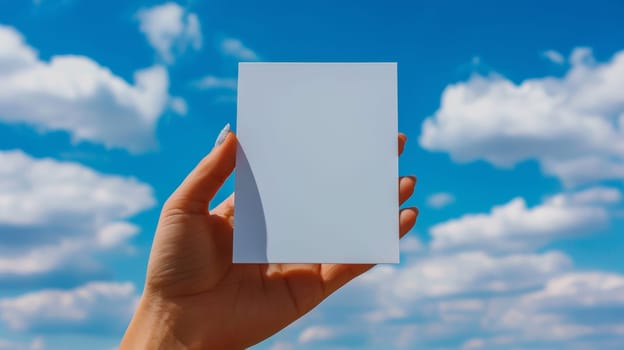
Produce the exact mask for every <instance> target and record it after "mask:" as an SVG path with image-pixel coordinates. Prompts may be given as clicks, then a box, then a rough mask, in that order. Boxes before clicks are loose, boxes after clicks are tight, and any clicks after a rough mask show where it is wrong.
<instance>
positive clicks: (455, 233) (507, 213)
mask: <svg viewBox="0 0 624 350" xmlns="http://www.w3.org/2000/svg"><path fill="white" fill-rule="evenodd" d="M621 197H622V195H621V193H620V192H619V191H618V190H617V189H614V188H606V187H596V188H590V189H587V190H584V191H580V192H575V193H564V194H558V195H555V196H552V197H550V198H547V199H546V200H545V201H544V202H543V203H542V204H540V205H537V206H535V207H532V208H529V207H527V204H526V202H525V201H524V199H522V198H520V197H518V198H515V199H513V200H511V201H510V202H509V203H507V204H503V205H501V206H496V207H494V208H492V210H491V212H490V213H487V214H466V215H464V216H463V217H461V218H458V219H453V220H449V221H447V222H443V223H440V224H437V225H435V226H433V227H432V228H431V229H430V234H431V236H432V238H433V239H432V243H431V246H432V248H433V249H435V250H458V249H460V250H461V249H486V250H489V251H496V252H508V251H527V250H531V249H534V248H537V247H540V246H542V245H544V244H545V243H548V242H550V241H552V240H554V239H557V238H562V237H566V236H570V235H579V234H587V233H592V232H596V231H597V230H599V229H601V228H605V227H606V226H607V225H608V223H609V218H610V216H611V214H610V209H609V208H610V205H613V204H616V203H618V202H620V201H621Z"/></svg>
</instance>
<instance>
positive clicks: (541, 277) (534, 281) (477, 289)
mask: <svg viewBox="0 0 624 350" xmlns="http://www.w3.org/2000/svg"><path fill="white" fill-rule="evenodd" d="M571 265H572V263H571V261H570V259H569V258H568V257H567V256H565V255H564V254H562V253H559V252H547V253H544V254H518V255H507V256H502V257H494V256H490V255H488V254H486V253H483V252H462V253H458V254H455V255H441V256H431V257H428V258H425V259H421V260H419V261H417V262H415V263H413V264H410V265H408V266H406V267H404V268H402V269H395V270H393V271H387V272H386V273H384V274H383V275H381V276H379V277H377V278H376V277H375V275H373V274H371V276H369V277H368V280H369V281H371V282H374V283H379V285H384V286H385V287H383V288H388V290H387V291H383V292H382V293H390V295H392V296H393V299H395V300H396V299H397V298H398V300H399V302H400V301H406V302H409V301H415V300H419V299H422V298H439V297H447V296H452V295H464V294H471V293H483V292H488V293H509V292H513V291H519V290H525V289H529V288H533V287H536V286H540V285H541V284H542V283H543V282H544V281H546V280H548V278H550V277H552V276H555V275H557V274H560V273H561V272H563V271H566V270H568V269H569V268H570V267H571ZM384 298H386V297H385V296H384Z"/></svg>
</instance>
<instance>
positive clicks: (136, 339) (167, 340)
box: [119, 296, 191, 350]
mask: <svg viewBox="0 0 624 350" xmlns="http://www.w3.org/2000/svg"><path fill="white" fill-rule="evenodd" d="M172 318H173V317H172V312H171V310H169V309H168V308H167V307H165V306H164V305H162V303H158V302H154V301H150V300H147V298H146V297H145V296H143V297H141V300H140V301H139V305H138V307H137V309H136V311H135V313H134V316H133V317H132V320H131V321H130V325H129V326H128V329H127V330H126V334H125V335H124V337H123V339H122V341H121V344H120V346H119V350H142V349H150V350H152V349H172V350H191V348H190V347H189V346H187V345H186V344H184V343H183V342H182V341H180V339H179V338H178V337H176V335H175V333H174V331H173V328H172V327H171V325H172V322H173V320H172Z"/></svg>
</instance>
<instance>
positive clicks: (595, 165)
mask: <svg viewBox="0 0 624 350" xmlns="http://www.w3.org/2000/svg"><path fill="white" fill-rule="evenodd" d="M570 62H571V68H570V69H569V71H568V72H567V73H566V75H565V76H564V77H562V78H556V77H544V78H536V79H528V80H525V81H523V82H522V83H520V84H515V83H513V82H511V81H509V80H507V79H505V78H504V77H500V76H496V75H491V76H488V77H483V76H474V77H472V78H471V79H470V80H468V81H466V82H461V83H457V84H454V85H451V86H448V87H447V88H446V89H445V90H444V92H443V94H442V102H441V106H440V108H439V109H438V110H437V111H436V112H435V114H434V115H433V116H432V117H430V118H428V119H427V120H425V122H424V124H423V128H422V134H421V136H420V144H421V145H422V146H423V147H424V148H426V149H428V150H432V151H445V152H448V153H449V154H450V155H451V157H452V158H453V159H454V160H456V161H459V162H468V161H473V160H476V159H484V160H487V161H488V162H490V163H492V164H494V165H497V166H501V167H509V166H513V165H515V164H517V163H519V162H522V161H524V160H528V159H536V160H537V161H538V162H539V163H540V165H541V168H542V169H543V171H544V172H545V173H546V174H549V175H554V176H557V177H558V178H560V179H561V180H562V181H563V182H564V184H566V185H567V186H575V185H579V184H582V183H588V182H592V181H597V180H604V179H624V94H622V93H621V91H624V51H622V52H618V53H616V54H615V55H614V56H613V58H612V59H611V60H610V61H609V62H606V63H597V62H595V60H594V58H593V56H592V54H591V51H590V50H589V49H586V48H579V49H576V50H574V52H573V53H572V55H571V57H570ZM597 169H600V171H597Z"/></svg>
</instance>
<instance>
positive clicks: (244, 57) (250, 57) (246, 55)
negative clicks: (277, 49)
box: [219, 38, 260, 61]
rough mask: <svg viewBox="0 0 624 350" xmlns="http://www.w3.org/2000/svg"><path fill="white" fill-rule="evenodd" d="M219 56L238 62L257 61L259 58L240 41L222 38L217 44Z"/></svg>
mask: <svg viewBox="0 0 624 350" xmlns="http://www.w3.org/2000/svg"><path fill="white" fill-rule="evenodd" d="M219 50H220V51H221V54H222V55H224V56H226V57H231V58H233V59H236V60H239V61H258V60H260V56H259V55H258V54H257V53H256V52H254V51H253V50H252V49H250V48H249V47H247V46H245V44H243V42H242V41H240V40H238V39H235V38H224V39H223V40H221V42H220V44H219Z"/></svg>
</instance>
